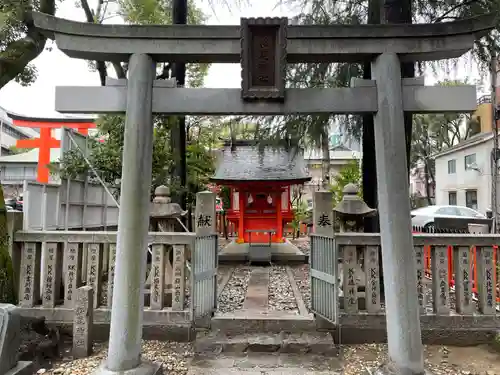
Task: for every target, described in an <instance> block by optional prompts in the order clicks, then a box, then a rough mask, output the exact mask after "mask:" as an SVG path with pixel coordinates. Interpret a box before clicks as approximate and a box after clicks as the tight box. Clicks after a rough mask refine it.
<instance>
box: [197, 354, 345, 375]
mask: <svg viewBox="0 0 500 375" xmlns="http://www.w3.org/2000/svg"><path fill="white" fill-rule="evenodd" d="M340 372H341V365H340V361H339V360H338V359H337V358H332V357H325V356H318V355H300V354H283V353H239V354H232V355H227V354H220V355H204V354H197V355H195V357H194V358H193V360H192V362H191V366H190V369H189V372H188V375H201V374H219V375H226V374H227V375H229V374H240V373H241V374H244V375H257V374H258V375H263V374H267V375H279V374H291V375H313V374H314V375H326V374H330V375H335V374H340Z"/></svg>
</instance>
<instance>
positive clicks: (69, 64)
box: [0, 0, 477, 117]
mask: <svg viewBox="0 0 500 375" xmlns="http://www.w3.org/2000/svg"><path fill="white" fill-rule="evenodd" d="M199 2H200V4H202V5H201V6H202V8H203V9H206V13H207V14H208V15H210V18H209V21H208V24H220V25H237V24H239V23H240V17H259V16H264V17H266V16H271V17H277V16H281V17H287V16H288V17H291V16H292V15H293V14H292V12H290V10H289V9H286V8H285V7H283V6H281V7H276V6H275V4H276V1H273V0H258V5H255V3H256V2H257V0H254V1H252V0H249V1H248V2H252V3H253V4H252V5H251V6H241V7H239V9H238V8H235V9H233V10H229V9H228V8H226V7H222V6H220V5H218V6H217V11H216V13H217V15H216V16H215V15H214V12H213V10H212V9H211V8H210V7H209V6H208V2H209V1H208V0H203V1H199ZM214 2H215V3H216V4H217V3H222V1H220V2H219V1H214ZM229 2H231V1H229ZM74 4H75V1H72V0H67V1H64V2H63V3H62V4H61V5H60V6H59V9H58V12H57V16H58V17H62V18H67V19H72V20H75V21H84V15H83V10H82V9H79V8H76V7H75V5H74ZM49 43H50V44H49V45H50V46H52V47H53V48H52V50H51V51H44V52H43V53H42V54H41V55H40V56H39V57H38V58H37V59H36V60H34V64H35V65H36V67H37V69H38V73H39V74H38V79H37V80H36V82H35V83H34V84H33V85H31V86H30V87H21V86H20V85H18V84H17V83H15V82H10V83H9V84H8V85H6V86H5V87H4V88H2V90H0V106H2V107H4V108H5V109H7V110H10V111H13V112H16V113H19V114H24V115H27V116H39V117H43V116H52V117H55V116H61V115H59V114H58V113H57V112H55V111H54V101H55V99H54V94H55V86H99V77H98V74H97V73H96V72H90V71H89V69H88V67H87V63H86V62H85V61H84V60H77V59H71V58H69V57H67V56H65V55H64V54H63V53H62V52H61V51H59V50H58V49H57V47H56V46H55V44H54V43H52V42H49ZM460 65H461V67H460V69H458V70H457V71H453V72H451V73H450V72H448V73H441V74H440V77H437V78H436V77H434V76H432V75H428V76H426V84H434V83H435V81H436V79H443V78H445V77H446V78H450V79H463V78H464V77H469V79H470V77H471V76H472V77H474V76H477V73H476V70H475V69H474V68H473V67H471V65H470V64H460ZM110 71H111V70H110ZM240 84H241V75H240V66H239V64H213V65H212V66H211V68H210V71H209V74H208V76H207V78H206V80H205V86H206V87H217V88H222V87H234V88H237V87H240Z"/></svg>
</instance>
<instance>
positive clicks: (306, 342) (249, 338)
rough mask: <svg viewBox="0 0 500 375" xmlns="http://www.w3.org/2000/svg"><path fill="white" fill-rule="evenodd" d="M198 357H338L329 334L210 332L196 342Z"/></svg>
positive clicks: (336, 349)
mask: <svg viewBox="0 0 500 375" xmlns="http://www.w3.org/2000/svg"><path fill="white" fill-rule="evenodd" d="M195 352H196V353H216V354H219V353H289V354H290V353H292V354H306V353H307V354H315V355H326V356H337V354H338V348H337V347H336V346H335V344H334V342H333V338H332V336H331V334H330V333H329V332H314V333H286V332H280V333H278V334H241V335H228V334H225V333H223V332H218V333H215V332H210V333H208V334H205V335H203V336H202V335H200V336H199V337H197V338H196V342H195Z"/></svg>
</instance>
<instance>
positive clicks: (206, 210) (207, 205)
mask: <svg viewBox="0 0 500 375" xmlns="http://www.w3.org/2000/svg"><path fill="white" fill-rule="evenodd" d="M194 217H195V227H196V234H197V235H198V236H210V235H212V234H214V233H215V231H216V229H215V194H214V193H212V192H210V191H201V192H199V193H197V194H196V209H195V215H194Z"/></svg>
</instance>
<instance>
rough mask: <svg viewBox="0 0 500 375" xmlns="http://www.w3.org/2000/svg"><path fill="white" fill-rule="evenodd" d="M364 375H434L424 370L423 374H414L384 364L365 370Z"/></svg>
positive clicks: (410, 371)
mask: <svg viewBox="0 0 500 375" xmlns="http://www.w3.org/2000/svg"><path fill="white" fill-rule="evenodd" d="M365 375H434V374H433V373H432V372H430V371H427V370H425V371H424V372H414V371H412V370H410V369H406V370H398V369H395V368H394V367H393V366H390V365H387V364H384V365H382V366H380V367H376V368H367V369H366V373H365Z"/></svg>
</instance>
